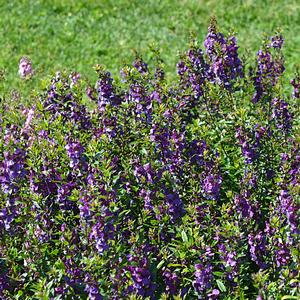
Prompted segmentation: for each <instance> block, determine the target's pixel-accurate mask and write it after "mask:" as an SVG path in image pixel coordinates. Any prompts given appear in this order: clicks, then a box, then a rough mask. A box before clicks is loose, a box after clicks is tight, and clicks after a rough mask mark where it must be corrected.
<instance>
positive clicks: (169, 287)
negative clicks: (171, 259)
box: [162, 270, 179, 295]
mask: <svg viewBox="0 0 300 300" xmlns="http://www.w3.org/2000/svg"><path fill="white" fill-rule="evenodd" d="M162 275H163V278H164V281H165V285H166V292H167V293H168V294H170V295H175V294H177V293H178V290H179V278H178V276H177V275H176V274H175V273H172V272H170V271H168V270H165V271H164V272H163V274H162Z"/></svg>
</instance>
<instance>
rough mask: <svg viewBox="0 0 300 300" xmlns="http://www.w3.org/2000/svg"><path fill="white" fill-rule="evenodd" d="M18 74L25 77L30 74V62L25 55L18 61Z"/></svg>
mask: <svg viewBox="0 0 300 300" xmlns="http://www.w3.org/2000/svg"><path fill="white" fill-rule="evenodd" d="M19 75H20V76H21V77H22V79H25V78H27V77H29V76H31V75H32V63H31V61H30V60H29V59H28V58H27V57H22V58H21V59H20V62H19Z"/></svg>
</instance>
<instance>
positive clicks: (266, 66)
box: [252, 49, 285, 103]
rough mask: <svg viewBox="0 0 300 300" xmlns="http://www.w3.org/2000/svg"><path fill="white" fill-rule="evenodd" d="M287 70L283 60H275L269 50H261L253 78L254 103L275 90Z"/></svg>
mask: <svg viewBox="0 0 300 300" xmlns="http://www.w3.org/2000/svg"><path fill="white" fill-rule="evenodd" d="M284 70H285V68H284V66H283V62H282V61H281V60H275V59H274V58H273V57H272V54H271V52H270V51H269V49H266V50H259V51H258V53H257V71H256V74H255V75H254V76H253V82H254V88H255V94H254V96H253V97H252V102H253V103H257V102H258V101H259V100H261V99H262V98H263V96H264V95H267V94H268V93H269V89H271V88H273V87H274V86H275V85H276V84H277V82H278V79H279V77H280V76H281V75H282V73H283V72H284Z"/></svg>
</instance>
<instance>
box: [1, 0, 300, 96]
mask: <svg viewBox="0 0 300 300" xmlns="http://www.w3.org/2000/svg"><path fill="white" fill-rule="evenodd" d="M0 4H1V5H0V8H1V9H0V70H4V71H5V77H6V79H5V82H2V84H0V88H1V89H2V91H1V92H0V95H3V94H4V93H6V94H7V93H8V91H10V90H12V89H18V90H21V91H22V92H23V95H26V93H27V92H28V90H29V89H31V88H32V87H33V86H34V87H36V83H37V82H38V81H39V80H40V78H43V77H45V76H47V75H48V74H50V73H52V72H54V71H57V70H63V69H67V70H77V71H79V72H80V73H82V74H84V75H86V76H89V77H90V78H93V76H94V72H93V69H92V66H93V65H95V64H97V63H101V64H105V65H106V66H107V67H108V69H110V70H111V71H112V73H113V74H114V75H116V74H118V72H119V69H120V67H121V66H122V64H123V63H130V62H131V61H132V59H133V56H134V54H133V53H134V52H133V49H136V50H137V51H138V52H139V53H141V54H142V55H143V56H144V57H145V58H147V57H148V56H149V51H148V45H149V44H150V43H155V44H156V45H157V46H159V47H160V48H161V50H162V57H163V59H164V61H165V63H166V67H167V72H168V75H169V76H174V75H173V74H174V72H175V65H176V62H177V60H178V56H177V54H178V51H183V50H185V49H186V48H187V42H188V39H189V32H190V31H193V32H196V33H197V35H198V37H199V39H201V40H203V38H204V37H205V34H206V31H207V26H208V24H209V19H210V16H211V15H215V16H216V17H217V20H218V23H219V26H220V28H221V30H222V31H223V32H227V31H228V30H231V29H233V30H234V31H235V32H237V37H238V40H239V45H240V48H241V50H240V52H241V53H242V54H246V53H247V52H249V51H250V53H251V57H252V58H253V57H254V55H255V53H256V51H257V50H258V49H259V46H260V42H261V39H262V37H263V35H264V33H266V34H268V35H270V34H272V33H273V32H274V31H275V30H276V29H278V28H280V29H282V31H283V34H284V36H285V38H286V43H285V48H284V53H285V55H286V56H285V57H286V67H287V77H290V76H292V75H293V73H292V70H294V67H295V65H297V63H299V53H300V35H299V32H300V1H299V0H298V1H297V0H282V1H278V0H277V1H275V0H274V1H263V0H260V1H257V0H248V1H247V0H246V1H233V0H231V1H230V0H207V1H205V0H197V1H196V0H180V1H175V0H173V1H171V0H164V1H158V0H147V1H146V0H143V1H142V0H140V1H138V0H112V1H105V0H102V1H91V0H89V1H78V0H59V1H45V0H44V1H42V0H41V1H34V0H31V1H25V0H19V1H16V0H14V1H4V0H2V1H1V0H0ZM22 55H26V56H29V57H30V58H31V60H32V62H33V66H34V69H35V70H36V76H35V78H34V79H33V80H31V81H30V82H26V83H24V82H22V80H21V79H19V77H18V74H17V71H18V61H19V59H20V57H21V56H22ZM148 58H149V57H148Z"/></svg>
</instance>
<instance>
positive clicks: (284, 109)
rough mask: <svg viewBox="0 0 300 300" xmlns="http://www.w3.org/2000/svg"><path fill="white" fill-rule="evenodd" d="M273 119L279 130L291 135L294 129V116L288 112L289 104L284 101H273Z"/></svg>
mask: <svg viewBox="0 0 300 300" xmlns="http://www.w3.org/2000/svg"><path fill="white" fill-rule="evenodd" d="M272 107H273V109H272V119H273V120H274V122H275V125H276V127H277V128H278V129H280V130H282V131H283V132H284V133H286V134H287V133H289V132H290V130H291V128H292V120H293V118H292V114H291V113H290V112H289V110H288V104H287V103H286V102H285V101H284V100H280V99H277V98H275V99H273V101H272Z"/></svg>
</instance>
